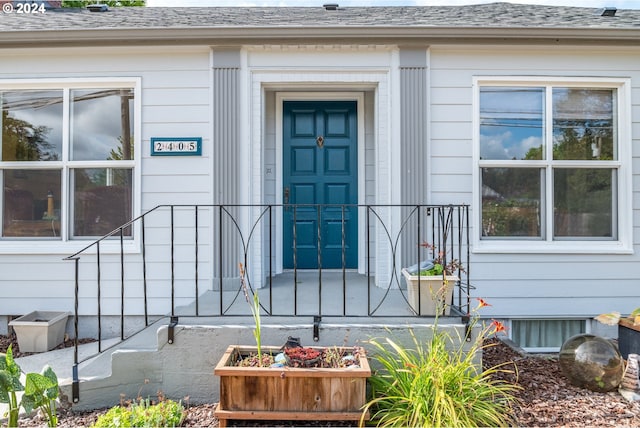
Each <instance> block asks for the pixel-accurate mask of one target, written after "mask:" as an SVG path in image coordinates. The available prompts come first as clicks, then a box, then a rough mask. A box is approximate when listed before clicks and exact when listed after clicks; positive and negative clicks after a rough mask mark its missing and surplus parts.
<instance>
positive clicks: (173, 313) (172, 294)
mask: <svg viewBox="0 0 640 428" xmlns="http://www.w3.org/2000/svg"><path fill="white" fill-rule="evenodd" d="M174 234H175V230H174V223H173V205H171V316H172V317H174V316H175V315H176V314H175V298H176V296H175V292H176V290H175V280H176V274H175V259H174V257H175V256H174V239H175V236H174Z"/></svg>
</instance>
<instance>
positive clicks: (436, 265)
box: [419, 241, 464, 276]
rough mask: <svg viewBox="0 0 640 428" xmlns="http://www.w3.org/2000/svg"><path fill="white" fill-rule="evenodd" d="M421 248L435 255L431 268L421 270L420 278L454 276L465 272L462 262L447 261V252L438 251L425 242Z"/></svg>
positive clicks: (456, 260) (455, 260)
mask: <svg viewBox="0 0 640 428" xmlns="http://www.w3.org/2000/svg"><path fill="white" fill-rule="evenodd" d="M420 246H421V247H424V248H426V249H427V250H429V251H430V252H431V253H432V255H433V261H432V263H431V266H430V267H427V268H426V269H421V270H420V272H419V275H420V276H442V275H453V274H455V273H456V272H464V267H463V266H462V264H461V263H460V260H458V259H451V260H446V254H445V252H444V251H438V248H437V247H436V246H435V245H433V244H431V243H429V242H426V241H425V242H423V243H422V244H420Z"/></svg>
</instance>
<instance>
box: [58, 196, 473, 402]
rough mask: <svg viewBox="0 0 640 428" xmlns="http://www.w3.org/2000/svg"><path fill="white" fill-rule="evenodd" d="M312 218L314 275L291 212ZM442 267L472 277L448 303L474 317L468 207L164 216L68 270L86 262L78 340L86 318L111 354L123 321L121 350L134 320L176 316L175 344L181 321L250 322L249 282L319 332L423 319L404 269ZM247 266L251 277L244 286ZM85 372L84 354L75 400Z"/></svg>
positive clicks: (95, 248)
mask: <svg viewBox="0 0 640 428" xmlns="http://www.w3.org/2000/svg"><path fill="white" fill-rule="evenodd" d="M309 210H312V212H315V213H316V214H315V216H316V218H315V219H313V218H311V220H310V222H309V224H314V225H315V226H314V227H315V228H316V229H317V230H316V231H315V233H312V235H314V241H315V242H314V244H315V245H316V248H317V249H316V250H314V251H315V252H316V259H317V263H316V265H317V266H316V267H315V269H312V270H309V269H300V268H299V267H298V266H299V265H300V260H299V257H300V255H299V253H300V252H301V251H302V250H301V248H302V247H304V246H306V245H307V244H308V242H300V239H301V238H300V232H299V231H298V230H297V229H298V228H297V227H296V226H292V228H293V231H292V233H291V235H290V236H291V237H292V238H291V240H290V241H287V242H286V243H283V241H284V239H283V238H282V236H283V228H284V226H283V224H284V220H283V218H284V214H285V212H286V213H287V215H288V216H290V217H291V216H292V217H293V218H294V219H295V218H296V216H297V214H298V213H299V212H303V211H305V212H309ZM327 210H333V211H334V212H336V213H339V217H337V220H336V218H334V219H333V221H334V225H335V223H336V222H337V223H340V225H339V230H340V232H339V233H337V232H336V233H335V235H340V237H339V239H338V241H339V243H337V244H336V243H335V236H334V237H332V238H333V239H334V244H335V245H334V246H333V247H334V249H335V248H339V249H338V250H336V251H339V252H340V253H341V254H340V260H341V262H340V264H339V266H332V268H331V269H327V268H324V267H323V261H324V260H323V257H324V254H323V251H324V250H323V249H322V248H323V247H322V244H323V240H327V234H326V230H325V229H323V227H324V226H322V220H323V216H327V215H328V214H327ZM347 210H349V212H350V213H351V214H350V215H351V217H350V218H351V223H350V224H348V225H347V222H346V220H345V218H346V216H347V214H346V212H347ZM354 219H356V221H357V222H359V223H358V224H360V228H359V232H360V233H359V234H358V238H357V241H358V242H357V244H356V247H357V248H352V247H353V246H349V245H348V243H347V239H346V229H347V228H348V227H354V224H355V223H356V221H354ZM293 224H296V222H295V221H294V222H293ZM307 232H308V231H307ZM425 242H428V243H429V244H430V245H429V246H428V247H426V246H424V243H425ZM284 246H288V249H289V251H291V252H292V260H293V265H292V266H291V267H290V268H289V269H283V267H282V266H283V265H284V263H283V247H284ZM105 248H106V250H105ZM349 251H357V252H358V256H357V260H358V261H357V263H356V265H355V266H349V264H348V263H347V261H346V259H347V253H348V252H349ZM438 256H440V257H441V258H442V259H443V261H444V262H445V263H447V262H448V261H451V260H452V259H456V260H457V261H459V263H460V265H461V266H463V268H459V269H458V270H457V272H455V274H456V275H457V276H458V277H459V279H460V280H459V282H458V283H457V284H456V287H455V291H454V294H453V299H452V301H451V302H448V303H449V304H450V305H451V307H452V312H451V313H452V314H453V315H456V316H460V317H464V316H465V315H466V314H468V313H469V304H470V303H469V299H470V290H471V288H472V287H471V285H470V282H469V269H470V265H469V256H470V248H469V207H468V206H467V205H159V206H157V207H155V208H153V209H151V210H149V211H148V212H146V213H144V214H143V215H141V216H140V217H137V218H135V219H133V220H132V221H130V222H128V223H126V224H124V225H122V226H121V227H119V228H117V229H115V230H114V231H112V232H111V233H109V234H107V235H105V236H103V237H101V238H100V239H97V240H96V241H95V242H93V243H91V244H90V245H88V246H86V247H85V248H83V249H82V250H80V251H78V252H77V253H75V254H73V255H71V256H69V257H67V258H66V259H65V260H70V261H74V263H75V300H74V307H75V318H74V330H75V337H76V338H78V332H79V322H80V317H81V315H89V316H90V317H93V318H97V330H98V352H103V351H104V350H106V349H103V346H102V341H103V337H102V336H103V331H102V330H103V326H102V321H103V318H105V317H108V316H110V317H119V324H120V325H119V329H120V339H121V340H125V339H126V338H127V336H131V335H133V334H135V331H134V332H132V333H130V334H129V333H127V329H126V325H125V322H126V320H127V319H129V318H132V317H138V318H140V317H142V318H143V320H144V326H143V327H142V328H145V327H147V326H149V325H150V324H151V323H152V322H155V321H151V318H155V319H158V318H165V319H166V317H167V316H168V317H170V332H169V341H170V342H171V341H172V334H171V333H172V327H173V326H175V325H176V324H177V322H178V319H179V318H180V317H204V316H206V317H226V316H247V315H248V314H249V312H248V311H247V309H248V305H247V304H246V302H244V299H245V295H244V291H245V290H243V287H242V283H244V285H245V286H246V287H247V288H248V293H258V295H259V298H260V305H261V309H262V311H263V313H264V315H266V316H308V317H313V318H314V325H315V326H316V327H317V324H318V323H319V322H320V320H321V318H322V317H377V316H384V317H411V316H420V315H419V314H420V313H421V311H420V310H419V308H420V307H421V303H420V296H421V293H418V303H417V305H416V304H415V302H414V304H411V303H410V302H409V300H408V299H407V290H406V289H405V287H404V282H403V280H402V279H401V278H402V276H401V275H399V272H400V268H401V267H405V266H409V265H412V264H416V263H419V262H420V261H421V260H424V259H427V258H435V257H438ZM238 263H242V264H243V269H244V271H245V272H246V276H245V278H244V279H245V281H242V282H241V281H240V279H239V270H238ZM301 283H306V284H307V285H305V286H301V285H300V284H301ZM203 284H205V286H203ZM309 284H311V285H309ZM105 290H108V293H106V294H105ZM116 302H117V303H116ZM364 302H366V305H364V304H363V303H364ZM105 306H106V307H105ZM416 306H417V307H416ZM91 308H95V309H96V310H95V312H93V311H92V310H91ZM89 358H91V357H89ZM87 359H88V358H87ZM83 361H86V359H85V360H83ZM83 361H79V360H78V349H77V343H76V349H75V353H74V391H75V388H77V381H78V374H77V369H78V365H79V363H81V362H83ZM77 396H78V395H77V394H76V392H74V399H76V397H77Z"/></svg>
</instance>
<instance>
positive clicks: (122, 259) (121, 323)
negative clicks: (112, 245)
mask: <svg viewBox="0 0 640 428" xmlns="http://www.w3.org/2000/svg"><path fill="white" fill-rule="evenodd" d="M123 232H124V230H123V228H122V227H121V228H120V339H122V340H124V233H123Z"/></svg>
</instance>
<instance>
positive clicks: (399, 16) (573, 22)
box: [0, 3, 640, 44]
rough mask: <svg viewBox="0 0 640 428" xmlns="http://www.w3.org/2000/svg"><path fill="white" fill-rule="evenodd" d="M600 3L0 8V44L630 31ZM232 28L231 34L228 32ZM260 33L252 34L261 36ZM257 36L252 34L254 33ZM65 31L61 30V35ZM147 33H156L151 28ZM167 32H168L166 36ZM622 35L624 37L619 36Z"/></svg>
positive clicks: (639, 16)
mask: <svg viewBox="0 0 640 428" xmlns="http://www.w3.org/2000/svg"><path fill="white" fill-rule="evenodd" d="M599 10H600V9H596V8H584V7H562V6H539V5H535V6H534V5H523V4H510V3H492V4H481V5H469V6H425V7H346V8H339V9H338V10H335V11H330V10H325V9H324V8H322V7H271V8H253V7H250V8H242V7H193V8H187V7H175V8H159V7H146V8H142V7H134V8H112V9H110V10H109V11H108V12H90V11H88V10H86V9H56V10H48V11H47V12H45V13H42V14H17V13H12V14H8V13H0V43H3V39H4V43H5V44H6V43H7V42H8V41H10V40H13V41H16V40H18V38H17V36H18V35H23V36H26V37H31V38H33V40H37V39H39V38H40V37H39V36H38V35H44V34H47V37H53V39H55V38H56V36H55V33H56V32H63V31H69V32H72V33H73V34H74V37H75V38H76V41H81V40H82V39H83V38H85V36H86V37H87V39H88V38H91V37H89V35H90V34H91V33H92V32H94V33H95V32H97V31H99V32H100V34H101V36H102V37H103V38H109V37H111V36H109V35H115V34H116V33H117V32H120V33H122V32H126V31H133V32H137V33H138V36H137V37H138V38H139V39H140V40H141V39H144V35H143V34H141V33H143V32H144V31H153V30H155V31H157V30H174V31H179V32H175V33H172V34H171V35H170V36H171V37H173V38H175V37H177V36H179V34H182V35H183V36H184V37H185V38H188V37H189V36H188V34H189V32H190V31H191V32H193V31H194V30H195V31H198V32H199V34H200V37H203V36H204V35H206V34H207V30H210V34H211V36H213V35H217V36H220V35H223V34H224V32H225V31H228V32H230V33H233V34H235V35H236V36H237V35H238V34H240V33H239V30H242V31H244V32H245V33H244V34H245V37H251V34H252V31H253V30H257V29H261V30H265V29H269V30H271V33H270V34H272V35H281V36H286V35H287V34H289V33H291V34H293V33H296V34H297V37H300V35H301V34H302V35H307V36H309V35H315V37H318V36H319V35H321V34H326V35H330V34H331V33H332V31H334V30H336V29H337V30H342V32H339V34H343V35H346V34H351V33H353V34H354V35H355V34H357V33H359V34H360V35H361V36H362V35H364V34H369V35H370V36H372V37H375V36H376V34H378V32H379V31H380V30H385V29H387V30H388V29H391V28H393V29H395V30H394V32H393V34H394V36H396V37H399V36H402V35H403V34H411V35H413V36H415V35H418V34H420V32H424V33H425V34H427V33H428V34H430V35H433V34H437V31H438V30H443V29H448V30H449V31H450V32H451V31H452V30H462V29H473V30H474V31H475V32H476V33H477V34H481V33H482V32H483V31H486V32H488V33H491V32H492V31H493V33H494V34H497V33H495V32H496V30H504V31H511V32H517V31H520V32H522V31H526V32H527V34H535V33H536V32H545V34H546V35H547V36H550V34H551V33H552V32H553V31H556V32H561V31H571V32H572V34H573V35H577V34H583V37H584V36H586V35H587V34H592V35H593V34H594V33H601V32H605V31H615V32H616V34H619V35H624V34H625V33H626V32H633V33H634V34H636V35H637V34H638V31H640V10H618V11H617V13H616V15H615V16H613V17H607V16H601V15H600V14H599V13H598V12H599ZM234 31H235V32H234ZM264 34H265V33H264V32H263V33H260V35H262V36H263V37H264ZM255 36H256V37H257V36H258V33H255ZM67 37H68V36H67ZM154 37H155V39H156V40H158V39H159V38H160V36H159V35H158V34H157V33H156V34H155V36H154ZM168 37H169V36H168ZM625 37H627V38H629V37H628V36H625Z"/></svg>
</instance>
